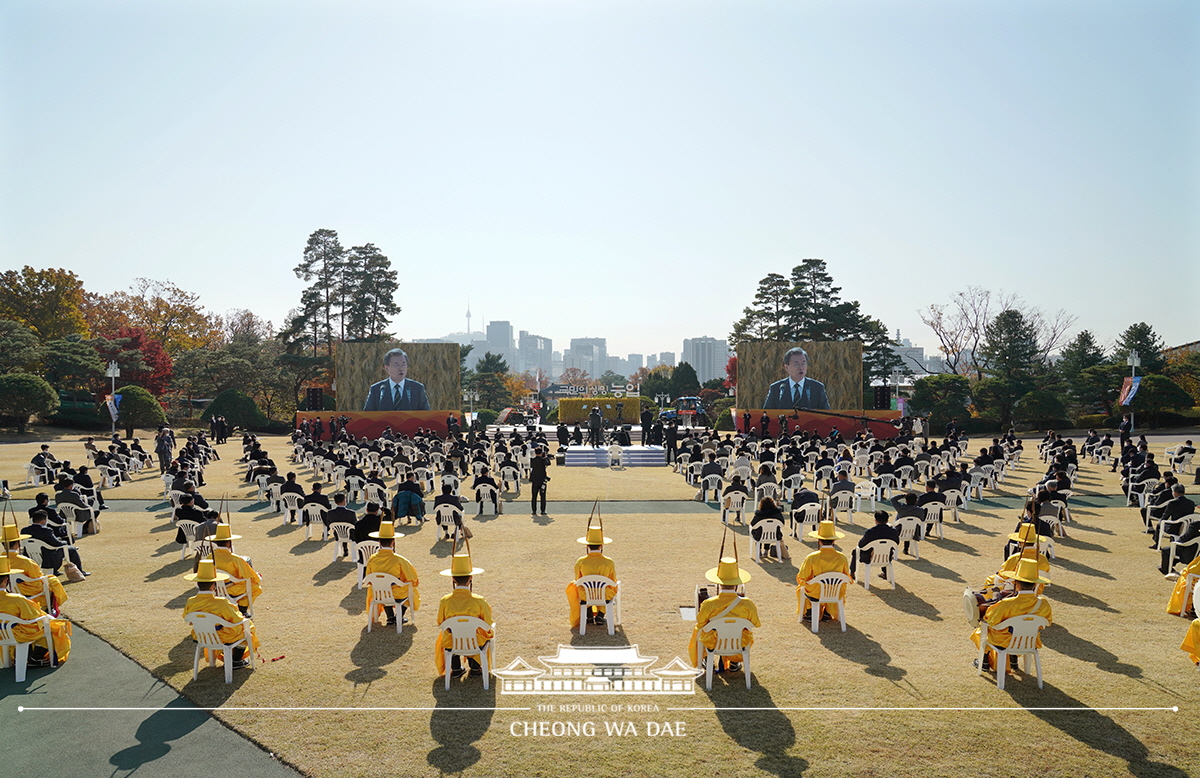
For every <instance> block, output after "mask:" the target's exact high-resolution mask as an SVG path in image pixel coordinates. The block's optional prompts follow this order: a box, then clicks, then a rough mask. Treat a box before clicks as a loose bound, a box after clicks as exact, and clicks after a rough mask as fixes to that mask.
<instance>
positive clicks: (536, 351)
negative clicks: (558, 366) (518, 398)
mask: <svg viewBox="0 0 1200 778" xmlns="http://www.w3.org/2000/svg"><path fill="white" fill-rule="evenodd" d="M517 362H518V369H519V370H520V372H525V371H529V372H531V373H533V372H536V371H538V370H540V371H542V373H544V374H545V375H546V377H547V378H550V377H555V374H554V372H553V370H554V345H553V343H552V342H551V340H550V338H543V337H542V336H541V335H531V334H529V333H528V332H526V331H525V330H521V335H520V337H519V338H518V339H517Z"/></svg>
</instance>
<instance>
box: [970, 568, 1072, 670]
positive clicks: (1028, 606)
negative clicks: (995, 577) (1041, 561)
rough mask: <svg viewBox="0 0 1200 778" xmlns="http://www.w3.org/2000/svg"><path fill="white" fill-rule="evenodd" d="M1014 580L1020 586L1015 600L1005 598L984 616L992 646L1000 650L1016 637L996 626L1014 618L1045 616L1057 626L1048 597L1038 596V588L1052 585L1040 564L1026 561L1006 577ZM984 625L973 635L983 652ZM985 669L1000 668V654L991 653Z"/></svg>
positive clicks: (973, 640)
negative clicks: (1039, 568)
mask: <svg viewBox="0 0 1200 778" xmlns="http://www.w3.org/2000/svg"><path fill="white" fill-rule="evenodd" d="M1009 576H1011V577H1012V578H1013V580H1014V581H1015V582H1016V587H1017V592H1016V594H1014V595H1013V596H1011V597H1005V598H1004V599H1003V600H1001V601H1000V602H997V603H995V604H993V605H991V606H989V607H988V609H987V611H985V612H984V614H983V621H984V623H986V624H987V630H988V633H987V634H988V637H987V639H988V643H990V644H991V645H993V646H998V647H1000V648H1006V647H1007V646H1008V642H1009V640H1010V639H1011V638H1012V634H1011V633H1010V632H1008V630H997V629H994V627H995V625H997V624H999V623H1000V622H1002V621H1004V620H1005V619H1008V618H1011V617H1013V616H1024V615H1025V614H1030V613H1031V614H1033V615H1035V616H1042V617H1043V618H1045V619H1046V621H1047V622H1050V623H1051V624H1053V623H1054V619H1053V618H1052V617H1051V613H1050V601H1049V600H1047V599H1046V598H1045V597H1041V596H1039V595H1038V593H1037V591H1036V587H1037V585H1038V584H1048V583H1050V580H1049V579H1047V578H1043V577H1041V576H1040V575H1038V567H1037V563H1036V562H1034V560H1033V559H1022V560H1021V561H1020V562H1019V563H1018V565H1017V571H1016V572H1015V573H1008V574H1006V577H1009ZM983 626H984V625H983V624H980V625H979V626H978V627H976V628H975V631H974V632H973V633H971V642H972V643H974V644H975V647H976V648H979V645H980V644H979V641H980V639H981V637H982V630H983ZM1037 645H1038V648H1041V646H1042V638H1041V636H1040V635H1039V636H1038V639H1037ZM983 661H984V669H988V668H989V667H995V666H996V652H995V651H993V650H991V649H988V653H987V656H985V657H984V660H983Z"/></svg>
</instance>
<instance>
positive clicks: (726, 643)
mask: <svg viewBox="0 0 1200 778" xmlns="http://www.w3.org/2000/svg"><path fill="white" fill-rule="evenodd" d="M743 630H750V632H754V624H752V623H751V622H750V620H749V619H738V618H732V617H723V618H719V619H713V620H712V621H710V622H708V623H707V624H705V625H704V629H703V630H701V634H703V633H705V632H715V633H717V645H716V646H714V647H713V648H709V647H708V646H706V645H704V642H703V641H700V646H699V648H700V656H699V658H700V667H701V668H702V669H703V670H704V687H705V688H706V689H708V690H709V691H711V690H712V678H713V666H714V665H715V663H716V661H715V660H717V659H719V658H720V657H723V656H737V655H738V654H741V656H742V670H743V672H744V673H745V675H746V688H747V689H749V688H750V647H749V646H743V645H742V631H743Z"/></svg>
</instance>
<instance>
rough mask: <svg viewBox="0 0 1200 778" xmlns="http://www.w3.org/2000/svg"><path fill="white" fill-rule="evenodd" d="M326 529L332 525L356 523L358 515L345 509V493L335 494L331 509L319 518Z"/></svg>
mask: <svg viewBox="0 0 1200 778" xmlns="http://www.w3.org/2000/svg"><path fill="white" fill-rule="evenodd" d="M321 520H322V521H324V522H325V526H326V527H328V526H330V525H332V524H339V523H340V524H354V523H355V522H357V521H358V514H357V513H355V512H354V511H352V510H351V509H349V508H347V507H346V493H345V492H335V493H334V495H333V508H332V509H331V510H328V511H326V512H325V515H324V516H322V517H321Z"/></svg>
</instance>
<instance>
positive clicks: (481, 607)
mask: <svg viewBox="0 0 1200 778" xmlns="http://www.w3.org/2000/svg"><path fill="white" fill-rule="evenodd" d="M482 572H483V569H482V568H479V567H475V566H473V565H472V563H471V553H470V551H465V552H460V553H457V554H455V555H453V556H452V557H451V558H450V568H449V569H448V570H442V571H441V575H444V576H449V577H450V578H451V580H452V581H453V586H454V588H453V590H452V591H451V592H450V593H449V594H447V595H446V596H444V597H442V600H441V602H439V603H438V612H437V623H438V636H437V642H436V643H435V644H434V654H435V656H434V660H435V662H436V663H437V672H438V675H445V674H446V672H447V668H446V654H445V651H446V649H449V648H453V647H454V642H453V639H452V638H451V636H450V632H449V630H446V629H442V625H443V624H445V623H446V621H447V620H449V619H452V618H454V617H455V616H474V617H475V618H477V619H480V620H482V621H483V622H484V623H485V624H489V625H490V624H491V623H492V606H490V605H488V601H487V600H485V599H484V598H482V597H480V596H479V595H478V594H475V593H474V592H473V591H472V590H471V589H472V586H473V584H474V580H475V576H477V575H479V574H480V573H482ZM492 637H493V634H492V630H491V629H490V628H489V629H484V628H483V627H479V628H477V629H476V630H475V639H476V641H477V642H478V645H479V647H480V648H483V649H484V650H485V651H487V652H488V667H495V664H493V662H492V661H491V656H492V653H491V652H492V646H491V641H492ZM463 659H464V657H462V656H460V655H458V654H454V655H453V657H452V658H451V660H450V661H451V666H450V672H452V673H457V672H459V671H462V672H463V674H464V675H466V674H469V675H472V676H475V677H480V676H482V675H483V668H482V667H481V666H480V665H479V662H478V660H476V659H475V658H474V657H472V656H467V657H465V659H466V660H467V661H466V663H464V662H463V661H462V660H463Z"/></svg>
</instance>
